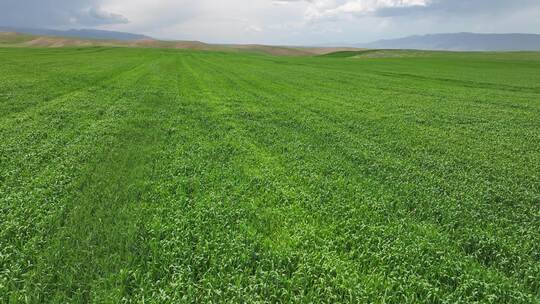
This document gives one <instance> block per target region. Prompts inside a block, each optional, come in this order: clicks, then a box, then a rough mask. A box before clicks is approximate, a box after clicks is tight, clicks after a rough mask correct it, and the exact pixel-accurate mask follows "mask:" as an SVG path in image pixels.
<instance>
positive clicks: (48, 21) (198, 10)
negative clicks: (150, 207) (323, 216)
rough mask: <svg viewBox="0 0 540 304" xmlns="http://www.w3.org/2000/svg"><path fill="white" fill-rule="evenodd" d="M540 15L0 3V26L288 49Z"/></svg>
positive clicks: (447, 5)
mask: <svg viewBox="0 0 540 304" xmlns="http://www.w3.org/2000/svg"><path fill="white" fill-rule="evenodd" d="M539 14H540V0H249V1H246V0H0V26H19V27H42V28H99V29H107V30H119V31H127V32H136V33H142V34H146V35H149V36H153V37H156V38H164V39H181V40H202V41H206V42H217V43H230V42H237V43H270V44H291V45H302V44H303V45H305V44H310V45H311V44H342V43H355V42H367V41H370V40H377V39H384V38H396V37H399V36H405V35H411V34H426V33H436V32H458V31H475V32H538V31H539V29H540V18H538V16H539Z"/></svg>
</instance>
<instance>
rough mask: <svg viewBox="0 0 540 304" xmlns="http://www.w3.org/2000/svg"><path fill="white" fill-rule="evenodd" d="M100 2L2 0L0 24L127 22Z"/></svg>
mask: <svg viewBox="0 0 540 304" xmlns="http://www.w3.org/2000/svg"><path fill="white" fill-rule="evenodd" d="M102 2H103V1H102V0H1V1H0V23H1V25H6V26H19V27H53V28H67V27H79V26H88V27H93V26H100V25H105V24H123V23H127V22H129V20H128V19H127V18H126V17H124V16H122V15H121V14H118V13H113V12H110V11H106V10H104V9H102V7H101V4H102Z"/></svg>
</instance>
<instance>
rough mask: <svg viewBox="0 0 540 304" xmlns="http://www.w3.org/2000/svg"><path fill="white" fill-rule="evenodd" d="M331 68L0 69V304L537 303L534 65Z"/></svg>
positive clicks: (9, 56)
mask: <svg viewBox="0 0 540 304" xmlns="http://www.w3.org/2000/svg"><path fill="white" fill-rule="evenodd" d="M404 53H406V52H404V51H400V54H404ZM352 55H358V54H351V56H352ZM346 57H350V56H346V54H345V55H344V54H340V55H338V56H335V57H334V58H332V57H331V56H330V57H303V58H287V57H271V56H264V55H256V54H238V53H237V54H233V53H219V52H190V51H177V50H155V49H116V48H63V49H37V48H36V49H30V48H0V72H1V73H0V139H1V140H0V303H120V302H126V303H130V302H133V303H143V302H144V303H184V302H188V303H193V302H195V303H207V302H211V301H213V302H228V303H230V302H248V303H253V302H281V303H290V302H302V303H309V302H311V303H318V302H326V303H343V302H351V303H359V302H360V303H362V302H366V303H371V302H375V303H418V302H421V303H459V302H461V303H473V302H480V303H489V302H491V303H539V302H540V53H507V54H504V53H441V52H433V53H415V54H413V55H411V56H403V57H401V56H393V57H392V58H384V56H381V58H346Z"/></svg>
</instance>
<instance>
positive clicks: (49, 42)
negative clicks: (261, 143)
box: [0, 28, 360, 56]
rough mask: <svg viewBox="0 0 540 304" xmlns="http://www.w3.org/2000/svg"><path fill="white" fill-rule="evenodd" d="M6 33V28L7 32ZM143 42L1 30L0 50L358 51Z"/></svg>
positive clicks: (302, 53)
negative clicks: (41, 48) (107, 48)
mask: <svg viewBox="0 0 540 304" xmlns="http://www.w3.org/2000/svg"><path fill="white" fill-rule="evenodd" d="M4 30H7V28H4ZM142 37H144V38H141V39H131V40H122V39H90V38H80V37H69V36H54V35H53V36H50V35H33V34H27V33H19V32H14V31H2V28H0V47H2V46H4V47H6V46H7V47H85V46H86V47H89V46H106V47H140V48H164V49H189V50H201V51H220V52H248V53H259V54H267V55H274V56H316V55H324V54H329V53H333V52H339V51H358V50H360V49H358V48H349V47H343V48H340V47H328V48H323V47H292V46H272V45H260V44H209V43H204V42H200V41H165V40H157V39H153V38H149V37H146V36H142Z"/></svg>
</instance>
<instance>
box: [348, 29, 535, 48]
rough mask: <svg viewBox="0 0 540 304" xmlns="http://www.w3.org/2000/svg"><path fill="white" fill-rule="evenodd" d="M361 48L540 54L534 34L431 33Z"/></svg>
mask: <svg viewBox="0 0 540 304" xmlns="http://www.w3.org/2000/svg"><path fill="white" fill-rule="evenodd" d="M357 46H358V47H365V48H370V49H417V50H448V51H540V35H535V34H475V33H454V34H431V35H423V36H410V37H405V38H400V39H390V40H379V41H375V42H372V43H367V44H359V45H357Z"/></svg>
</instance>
